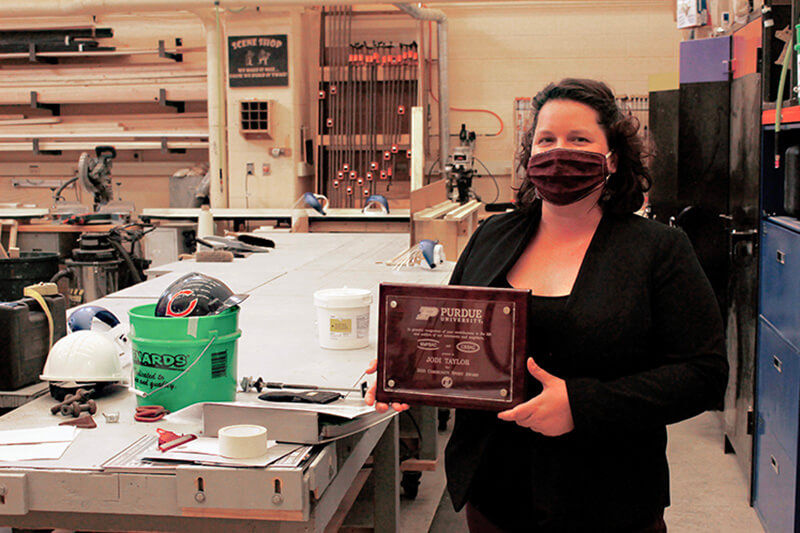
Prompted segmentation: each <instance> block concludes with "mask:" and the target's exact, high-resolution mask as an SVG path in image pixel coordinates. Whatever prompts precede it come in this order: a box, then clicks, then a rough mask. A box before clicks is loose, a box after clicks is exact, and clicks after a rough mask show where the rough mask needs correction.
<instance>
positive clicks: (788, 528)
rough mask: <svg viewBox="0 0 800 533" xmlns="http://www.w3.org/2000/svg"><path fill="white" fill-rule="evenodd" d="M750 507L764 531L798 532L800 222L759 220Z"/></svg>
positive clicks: (773, 532)
mask: <svg viewBox="0 0 800 533" xmlns="http://www.w3.org/2000/svg"><path fill="white" fill-rule="evenodd" d="M760 272H761V276H760V287H759V311H760V312H759V324H758V357H757V377H756V398H757V413H758V416H757V418H756V435H755V450H754V457H755V464H754V475H753V505H754V507H755V509H756V512H757V513H758V515H759V518H760V519H761V521H762V523H763V524H764V527H765V528H766V530H767V531H768V532H770V533H783V532H798V531H800V516H798V507H797V503H798V497H797V491H798V483H797V480H798V428H800V221H798V220H797V219H794V218H790V217H784V216H775V217H769V218H766V219H764V220H763V221H762V225H761V254H760Z"/></svg>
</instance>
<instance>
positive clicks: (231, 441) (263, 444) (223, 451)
mask: <svg viewBox="0 0 800 533" xmlns="http://www.w3.org/2000/svg"><path fill="white" fill-rule="evenodd" d="M217 436H218V439H219V454H220V455H221V456H223V457H228V458H229V459H249V458H252V457H260V456H262V455H264V454H265V453H267V428H265V427H262V426H251V425H248V424H241V425H236V426H225V427H224V428H221V429H220V430H219V433H218V434H217Z"/></svg>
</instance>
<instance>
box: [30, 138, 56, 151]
mask: <svg viewBox="0 0 800 533" xmlns="http://www.w3.org/2000/svg"><path fill="white" fill-rule="evenodd" d="M33 153H34V154H36V155H61V150H40V149H39V139H33Z"/></svg>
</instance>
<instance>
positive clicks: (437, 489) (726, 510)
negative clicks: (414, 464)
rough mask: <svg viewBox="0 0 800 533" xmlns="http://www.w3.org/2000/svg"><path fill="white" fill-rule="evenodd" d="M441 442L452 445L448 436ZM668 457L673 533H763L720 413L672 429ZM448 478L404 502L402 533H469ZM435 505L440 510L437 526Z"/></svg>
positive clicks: (427, 483) (435, 478) (437, 478)
mask: <svg viewBox="0 0 800 533" xmlns="http://www.w3.org/2000/svg"><path fill="white" fill-rule="evenodd" d="M451 424H452V422H451ZM440 437H442V438H441V439H440V440H441V441H444V440H445V439H446V435H440ZM667 455H668V457H669V464H670V472H671V485H672V505H671V506H670V507H669V508H668V509H667V511H666V516H665V519H666V522H667V527H668V528H669V532H670V533H763V531H764V529H763V527H762V526H761V523H760V522H759V520H758V517H757V516H756V512H755V510H753V508H752V507H750V505H749V503H748V494H749V491H748V481H747V480H746V479H745V476H744V474H743V473H742V471H741V469H740V468H739V466H738V464H737V462H736V458H735V456H733V455H726V454H724V453H723V430H722V423H721V419H720V414H719V413H704V414H702V415H700V416H697V417H695V418H692V419H690V420H686V421H684V422H681V423H679V424H674V425H672V426H670V427H669V444H668V447H667ZM443 477H444V474H443V472H442V470H441V469H439V470H438V471H437V472H435V473H426V474H424V475H423V476H422V484H421V485H420V491H419V495H418V496H417V499H416V500H414V501H406V500H401V525H402V529H401V531H404V532H424V531H429V532H430V533H465V532H467V526H466V521H465V517H464V513H463V512H461V513H455V512H454V511H453V505H452V503H451V502H450V499H449V498H448V497H447V493H446V491H444V481H443V479H442V478H443ZM437 494H438V495H439V496H437ZM434 501H437V502H439V504H438V505H437V508H436V511H435V514H434V515H433V519H432V521H431V520H430V516H431V515H430V514H429V513H430V505H432V502H434ZM423 507H426V509H423ZM426 511H427V512H426Z"/></svg>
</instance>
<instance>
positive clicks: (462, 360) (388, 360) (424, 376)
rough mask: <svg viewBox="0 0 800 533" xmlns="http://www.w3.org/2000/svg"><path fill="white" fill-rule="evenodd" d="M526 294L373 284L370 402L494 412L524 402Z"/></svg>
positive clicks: (435, 286) (471, 288) (434, 286)
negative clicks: (376, 287) (374, 369)
mask: <svg viewBox="0 0 800 533" xmlns="http://www.w3.org/2000/svg"><path fill="white" fill-rule="evenodd" d="M529 295H530V291H528V290H521V289H494V288H485V287H464V286H453V285H449V286H440V285H413V284H399V283H381V285H380V297H379V302H380V303H379V305H380V308H379V311H378V375H377V390H376V398H377V400H378V401H381V402H405V403H413V404H419V405H433V406H439V407H465V408H470V409H487V410H496V411H501V410H504V409H509V408H511V407H513V406H515V405H517V404H519V403H521V402H523V401H525V399H526V395H525V390H524V389H525V379H526V373H527V370H526V368H525V359H526V355H527V338H526V333H527V326H528V323H527V320H528V300H529Z"/></svg>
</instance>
